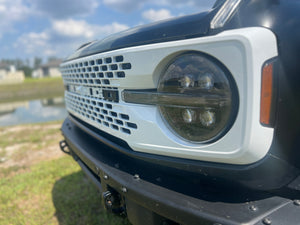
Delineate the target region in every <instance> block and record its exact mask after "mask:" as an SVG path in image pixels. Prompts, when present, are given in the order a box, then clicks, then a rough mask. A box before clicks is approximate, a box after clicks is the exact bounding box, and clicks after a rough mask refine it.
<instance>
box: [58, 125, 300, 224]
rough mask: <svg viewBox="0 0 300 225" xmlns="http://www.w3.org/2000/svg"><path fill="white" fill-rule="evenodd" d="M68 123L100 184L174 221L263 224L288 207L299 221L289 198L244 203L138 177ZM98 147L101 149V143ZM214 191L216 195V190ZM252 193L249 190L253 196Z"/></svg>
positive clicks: (75, 149) (73, 145)
mask: <svg viewBox="0 0 300 225" xmlns="http://www.w3.org/2000/svg"><path fill="white" fill-rule="evenodd" d="M66 123H70V121H66V122H65V124H64V126H63V129H62V131H63V134H64V136H65V138H66V142H67V143H68V146H69V147H70V149H71V151H72V153H73V155H75V156H76V157H75V158H76V159H77V161H78V162H79V164H80V165H81V166H82V167H83V168H84V172H86V173H87V175H88V176H89V177H92V179H93V180H94V181H95V182H98V184H97V186H98V187H100V186H103V185H109V186H110V187H112V188H114V190H116V191H117V192H119V193H120V194H121V195H122V196H123V197H125V199H129V200H130V201H133V202H135V203H136V204H138V205H139V206H141V207H144V208H145V209H148V210H150V211H152V212H155V213H157V214H159V215H161V216H163V217H165V218H168V219H170V220H172V221H175V222H177V223H180V224H189V225H193V224H218V223H219V224H228V225H229V224H261V223H262V221H263V220H264V219H265V218H266V217H269V216H271V218H273V215H276V216H277V217H276V218H277V219H276V220H278V221H282V218H280V217H278V215H281V211H283V212H286V211H287V210H291V212H293V213H289V217H288V218H286V220H285V221H287V223H286V224H290V225H294V224H297V222H298V221H299V220H298V218H299V215H300V213H297V212H299V210H300V207H299V206H296V205H295V204H294V205H293V202H292V201H291V200H289V199H286V198H282V197H278V196H272V195H268V194H263V195H261V196H260V197H259V198H257V200H253V199H252V198H251V197H249V199H247V200H246V201H243V202H231V201H220V199H218V198H216V200H215V201H211V200H207V199H199V198H194V197H191V196H187V195H184V194H181V193H178V192H174V191H172V190H169V189H166V188H163V187H160V186H158V185H155V184H153V183H150V182H147V181H145V180H144V179H143V177H139V178H138V179H137V178H136V176H133V174H129V173H126V172H124V171H121V170H120V169H118V168H116V167H112V166H109V165H107V164H106V163H103V162H102V161H101V159H100V158H99V159H96V158H95V157H93V156H92V155H90V154H89V153H88V152H87V151H86V150H85V149H86V147H87V146H84V145H83V146H82V145H79V144H78V143H77V142H76V134H75V133H76V132H75V130H73V127H72V126H71V125H70V124H69V125H66ZM98 148H100V149H101V146H98ZM77 157H78V158H77ZM86 167H88V168H89V169H86ZM95 176H99V178H100V179H101V183H100V181H99V180H97V179H94V178H93V177H95ZM105 177H106V178H105ZM210 194H212V195H216V193H215V192H214V191H212V193H210ZM237 194H238V192H236V191H234V192H232V195H233V196H234V195H237ZM251 194H252V193H248V195H249V196H251ZM297 207H298V208H297ZM274 218H275V217H274ZM145 219H146V218H145ZM276 220H273V222H276ZM295 221H296V222H295ZM275 224H276V223H275Z"/></svg>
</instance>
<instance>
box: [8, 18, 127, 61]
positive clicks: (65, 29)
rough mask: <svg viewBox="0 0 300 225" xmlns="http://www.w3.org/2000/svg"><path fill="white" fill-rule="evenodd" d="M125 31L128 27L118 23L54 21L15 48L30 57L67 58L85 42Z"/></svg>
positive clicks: (24, 39) (29, 34) (29, 35)
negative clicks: (95, 23)
mask: <svg viewBox="0 0 300 225" xmlns="http://www.w3.org/2000/svg"><path fill="white" fill-rule="evenodd" d="M125 29H128V26H126V25H124V24H120V23H116V22H114V23H111V24H106V25H103V26H100V25H94V24H89V23H87V22H86V21H84V20H73V19H67V20H53V21H52V25H51V27H50V28H49V29H45V30H44V31H43V32H40V33H35V32H31V33H26V34H23V35H22V36H21V37H19V38H18V40H17V42H16V44H15V45H14V47H15V49H16V50H18V51H24V53H25V54H28V55H36V56H57V57H66V56H67V55H68V54H70V53H72V52H73V51H75V50H76V49H77V48H78V47H79V46H80V45H81V44H83V43H85V42H88V41H91V40H95V39H101V38H103V37H105V36H107V35H109V34H112V33H116V32H119V31H122V30H125Z"/></svg>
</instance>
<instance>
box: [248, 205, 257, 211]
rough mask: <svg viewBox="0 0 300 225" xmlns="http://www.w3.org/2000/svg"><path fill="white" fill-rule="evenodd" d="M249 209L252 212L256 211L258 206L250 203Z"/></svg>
mask: <svg viewBox="0 0 300 225" xmlns="http://www.w3.org/2000/svg"><path fill="white" fill-rule="evenodd" d="M249 209H250V210H251V211H252V212H256V211H257V210H258V208H257V207H256V206H255V205H251V206H250V207H249Z"/></svg>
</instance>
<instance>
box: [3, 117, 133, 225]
mask: <svg viewBox="0 0 300 225" xmlns="http://www.w3.org/2000/svg"><path fill="white" fill-rule="evenodd" d="M60 124H61V122H49V123H40V124H34V125H30V124H28V125H21V126H11V127H5V128H0V158H1V157H5V158H6V160H5V161H4V162H2V163H1V162H0V225H9V224H12V225H18V224H22V225H23V224H26V225H27V224H28V225H40V224H53V225H72V224H74V225H75V224H76V225H77V224H78V225H86V224H89V225H96V224H101V225H110V224H114V225H129V222H128V220H127V219H123V218H120V217H118V216H115V215H112V214H108V213H107V212H106V211H105V210H104V208H103V206H102V204H101V195H100V193H98V191H97V189H96V188H95V187H94V186H93V184H92V183H91V182H90V181H89V180H88V179H87V178H86V176H85V175H84V174H83V172H82V171H81V169H80V167H79V166H78V164H77V163H76V162H75V161H74V160H73V159H72V157H70V156H66V155H63V154H61V152H60V150H59V147H58V142H59V141H60V140H61V139H62V136H61V134H60V131H59V127H60ZM20 146H21V147H20ZM53 148H54V150H53Z"/></svg>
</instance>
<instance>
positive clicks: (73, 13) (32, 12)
mask: <svg viewBox="0 0 300 225" xmlns="http://www.w3.org/2000/svg"><path fill="white" fill-rule="evenodd" d="M213 4H214V0H98V1H97V0H0V60H1V59H15V58H20V59H23V60H25V59H29V60H32V59H33V58H34V57H41V58H43V59H47V58H49V57H58V58H65V57H67V56H68V55H69V54H71V53H72V52H73V51H74V50H76V49H77V48H78V47H79V46H80V45H81V44H84V43H86V42H88V41H92V40H97V39H98V40H99V39H102V38H104V37H106V36H108V35H110V34H112V33H116V32H120V31H122V30H125V29H128V28H131V27H134V26H137V25H142V24H148V23H151V22H156V21H158V20H163V19H169V18H171V17H177V16H183V15H188V14H192V13H197V12H201V11H204V10H207V9H209V8H211V6H212V5H213Z"/></svg>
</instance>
